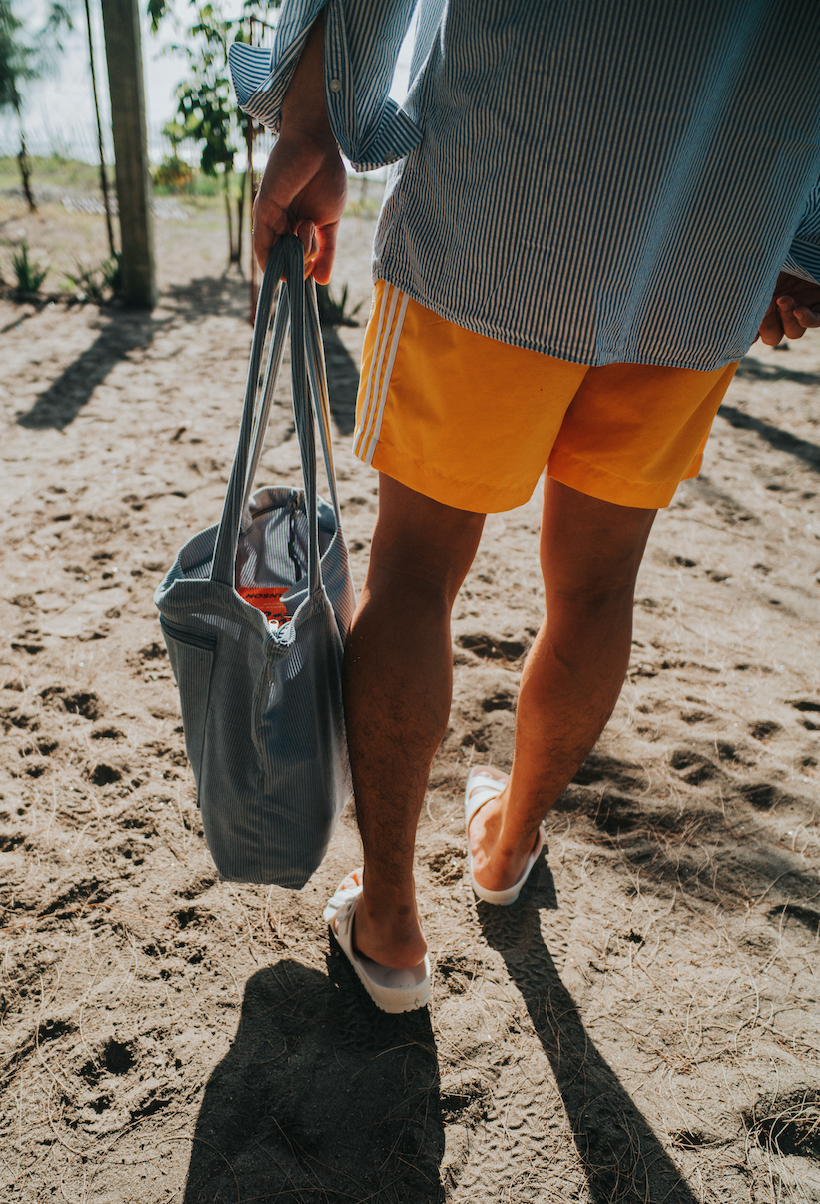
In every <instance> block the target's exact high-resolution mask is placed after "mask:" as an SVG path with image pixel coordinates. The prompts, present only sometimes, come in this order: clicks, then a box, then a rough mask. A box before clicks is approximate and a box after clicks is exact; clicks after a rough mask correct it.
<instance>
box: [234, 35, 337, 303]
mask: <svg viewBox="0 0 820 1204" xmlns="http://www.w3.org/2000/svg"><path fill="white" fill-rule="evenodd" d="M346 200H347V173H346V172H345V169H344V164H343V163H342V159H341V156H340V154H339V149H338V147H337V145H336V139H335V138H334V137H333V131H332V130H331V128H330V122H329V121H328V116H327V106H326V105H325V87H324V17H323V16H322V15H321V14H320V16H319V17H318V18H317V20H316V22H315V23H314V25H313V28H312V29H311V31H310V35H309V37H308V40H307V44H306V46H305V49H304V51H303V52H302V57H301V58H300V60H299V65H298V67H297V68H296V72H295V74H294V77H293V80H292V81H291V84H290V87H289V88H288V91H287V94H286V96H285V99H284V101H283V104H282V127H281V133H280V135H279V138H278V140H277V142H276V145H275V146H274V148H273V150H272V151H271V153H270V157H269V159H268V163H267V166H266V168H265V174H264V176H263V177H262V183H261V185H260V186H259V192H258V193H257V195H256V201H255V202H254V206H253V249H254V254H255V255H256V258H257V260H258V261H259V266H260V267H261V268H264V266H265V264H266V263H267V260H268V254H269V253H270V249H271V247H272V246H273V245H274V243H276V242H278V240H279V239H280V238H281V237H282V235H283V234H288V233H291V234H296V235H297V236H298V237H299V238H300V239H301V240H302V243H303V245H304V248H305V272H306V274H307V275H310V274H311V273H312V274H313V277H314V279H315V280H316V282H317V284H327V282H328V281H329V280H330V272H331V268H332V267H333V256H334V254H335V252H336V233H337V231H338V228H339V221H340V219H341V216H342V214H343V213H344V208H345V202H346Z"/></svg>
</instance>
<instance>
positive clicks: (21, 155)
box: [14, 95, 37, 213]
mask: <svg viewBox="0 0 820 1204" xmlns="http://www.w3.org/2000/svg"><path fill="white" fill-rule="evenodd" d="M14 108H15V111H16V113H17V120H18V122H19V123H20V150H19V151H18V152H17V162H18V163H19V164H20V178H21V179H22V181H23V192H24V193H25V197H26V200H27V201H28V207H29V210H30V212H31V213H35V212H36V211H37V206H36V204H35V203H34V193H33V192H32V190H31V163H30V162H29V157H28V151H27V150H26V134H25V130H24V129H23V115H22V113H21V112H20V98H19V97H18V96H16V95H15V98H14Z"/></svg>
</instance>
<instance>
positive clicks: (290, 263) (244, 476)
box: [211, 235, 339, 594]
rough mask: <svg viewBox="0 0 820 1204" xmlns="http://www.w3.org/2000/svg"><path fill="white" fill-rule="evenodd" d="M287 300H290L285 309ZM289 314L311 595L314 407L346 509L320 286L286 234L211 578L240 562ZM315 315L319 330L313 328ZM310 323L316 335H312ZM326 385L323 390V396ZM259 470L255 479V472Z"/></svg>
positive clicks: (274, 269) (227, 574)
mask: <svg viewBox="0 0 820 1204" xmlns="http://www.w3.org/2000/svg"><path fill="white" fill-rule="evenodd" d="M283 274H284V277H285V285H284V286H283V288H282V290H281V292H280V304H279V307H278V309H277V314H276V320H275V322H274V328H273V333H272V335H271V340H270V351H269V354H268V362H267V366H266V371H265V379H264V382H263V384H262V388H261V397H260V404H259V409H258V411H257V413H256V420H255V421H254V412H255V410H256V395H257V390H258V386H259V372H260V367H261V363H262V353H263V349H264V345H265V338H266V335H267V331H268V326H269V324H270V311H271V305H272V301H273V292H274V289H275V287H276V282H277V280H279V279H281V277H282V275H283ZM306 293H308V294H309V295H310V298H311V302H312V304H310V305H308V306H307V307H306V305H305V300H306ZM283 302H285V303H284V304H283ZM306 308H307V309H308V315H309V317H308V322H307V323H306V322H305V309H306ZM288 311H289V314H290V325H291V387H292V394H293V415H294V420H295V424H296V434H297V438H298V440H299V454H300V458H301V462H302V479H303V482H304V487H305V508H306V510H307V518H308V574H307V575H308V589H309V591H310V593H311V594H314V593H315V592H316V591H317V590H319V589H321V588H322V573H321V564H320V561H319V532H318V514H317V511H318V504H317V494H316V437H315V431H314V426H313V412H312V410H313V409H314V408H315V410H316V415H317V418H319V414H320V413H321V415H322V417H321V418H320V419H319V426H320V430H321V437H322V451H323V453H324V459H325V467H326V469H327V474H328V483H329V485H330V491H331V495H332V497H333V505H334V511H335V513H336V518H337V522H338V521H339V504H338V497H337V490H336V479H335V475H334V472H333V460H332V451H331V445H330V438H329V435H330V420H329V406H328V403H327V384H326V380H325V371H324V360H323V358H320V359H319V361H318V362H317V356H321V350H322V346H321V333H319V331H318V312H317V311H316V301H315V290H314V288H313V281H312V280H311V281H309V282H308V283H307V284H306V283H305V281H304V251H303V248H302V244H301V243H300V242H299V240H298V239H297V238H295V237H294V236H293V235H286V236H285V237H284V238H281V239H280V240H279V242H278V243H277V244H276V245H275V247H274V248H273V250H272V251H271V254H270V256H269V258H268V263H267V265H266V267H265V272H264V275H263V277H262V287H261V289H260V291H259V299H258V302H257V309H256V323H255V325H254V331H253V342H252V344H251V356H250V364H249V366H248V379H247V384H246V386H245V402H244V405H243V408H242V421H241V423H240V427H239V439H238V441H237V448H236V455H235V456H234V461H233V465H232V467H231V475H230V479H229V481H228V489H227V492H226V495H225V504H224V507H223V510H222V518H221V520H220V524H219V531H218V533H217V537H216V545H215V547H214V556H213V562H212V564H211V580H212V581H220V582H222V584H224V585H230V586H233V584H234V565H235V562H236V548H237V542H238V539H239V529H240V523H241V521H242V513H243V510H244V508H245V505H246V504H247V497H248V495H249V493H250V486H251V484H252V482H253V475H255V472H256V467H257V465H258V461H259V456H260V455H261V449H262V443H263V441H264V436H265V428H266V427H267V419H268V414H269V412H270V404H271V399H272V396H273V389H274V386H275V383H276V376H277V374H278V371H279V365H280V364H281V359H282V353H283V350H284V340H285V334H286V331H287V323H288ZM314 315H315V326H314ZM306 326H307V330H308V331H309V332H310V334H309V338H306V333H307V331H306ZM308 373H310V380H311V385H312V386H313V387H312V389H311V390H310V391H311V392H313V407H311V404H310V398H309V396H308V393H309V390H308ZM322 382H324V391H323V392H322ZM251 468H252V469H253V474H251V472H250V471H249V469H251Z"/></svg>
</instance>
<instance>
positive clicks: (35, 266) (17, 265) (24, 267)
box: [11, 239, 48, 293]
mask: <svg viewBox="0 0 820 1204" xmlns="http://www.w3.org/2000/svg"><path fill="white" fill-rule="evenodd" d="M11 264H12V267H13V268H14V274H15V276H16V277H17V291H18V292H20V293H37V292H39V291H40V285H41V284H42V283H43V281H44V280H45V278H46V276H47V275H48V268H47V267H45V268H44V267H43V266H42V264H39V263H34V262H33V261H32V260H30V259H29V257H28V243H27V242H26V240H25V239H23V241H22V242H21V243H20V250H19V251H18V252H17V253H16V254H15V255H13V256H12V258H11Z"/></svg>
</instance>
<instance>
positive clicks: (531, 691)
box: [469, 480, 656, 890]
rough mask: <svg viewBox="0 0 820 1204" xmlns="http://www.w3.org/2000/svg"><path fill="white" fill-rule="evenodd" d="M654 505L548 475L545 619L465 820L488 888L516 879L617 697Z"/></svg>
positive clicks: (544, 538) (544, 529)
mask: <svg viewBox="0 0 820 1204" xmlns="http://www.w3.org/2000/svg"><path fill="white" fill-rule="evenodd" d="M655 513H656V512H655V511H654V510H641V509H637V508H633V507H630V506H616V505H613V504H612V503H610V502H602V501H599V500H597V499H596V498H591V497H587V496H586V495H585V494H583V493H578V492H577V491H576V490H574V489H570V488H569V487H568V486H566V485H561V484H560V483H559V482H557V481H552V480H548V481H547V486H546V491H545V494H544V518H543V524H542V528H541V565H542V569H543V573H544V583H545V587H546V603H547V607H546V608H547V617H546V619H545V620H544V623H543V625H542V627H541V630H540V631H539V633H538V636H537V637H536V640H535V643H534V644H533V646H532V648H531V650H530V654H529V656H528V658H527V663H526V665H525V667H524V674H523V677H522V681H521V693H520V696H519V700H518V717H517V720H516V731H515V755H514V758H513V767H512V773H511V776H510V781H509V785H508V786H507V788H506V789H505V790H504V791H503V793H502V794H501V795H499V797H498V798H497V799H495V800H493V801H491V802H489V803H487V804H486V805H485V806H484V807H482V808H481V810H480V811H478V812H477V814H476V815H475V817H474V819H473V821H472V822H471V824H470V833H469V838H470V847H471V849H472V852H473V872H474V875H475V878H476V880H477V881H478V882H479V883H480V884H481V885H482V886H484V887H486V888H487V889H488V890H505V889H507V888H508V887H510V886H512V885H513V884H514V883H515V882H517V881H518V879H519V877H520V876H521V874H522V873H523V870H524V866H525V864H526V861H527V858H528V856H529V854H530V852H531V850H532V849H533V847H534V845H535V841H536V838H537V833H538V826H539V824H540V823H541V821H542V820H543V818H544V816H545V815H546V813H547V811H548V810H549V809H550V807H551V806H552V805H553V803H554V802H555V800H556V799H557V798H558V796H559V794H560V793H561V791H562V790H563V789H564V787H565V786H566V785H567V783H568V782H570V781H571V780H572V778H573V777H574V775H575V772H576V770H577V769H578V768H579V766H580V765H581V764H582V763H583V761H584V759H585V757H586V755H587V753H588V752H589V751H590V749H591V748H592V747H593V745H594V744H595V742H596V740H597V739H598V737H599V735H600V734H601V732H602V730H603V728H604V725H605V724H606V721H607V719H608V718H609V716H610V715H611V713H612V709H613V707H614V706H615V703H616V702H617V699H618V695H619V693H620V691H621V686H622V684H623V680H624V674H625V673H626V669H627V666H628V664H629V650H630V645H631V639H632V603H633V594H634V589H635V578H636V576H637V573H638V568H639V566H640V563H641V558H642V556H643V552H644V547H645V546H646V540H647V537H648V535H649V531H650V528H651V526H652V523H653V521H654V518H655Z"/></svg>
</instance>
